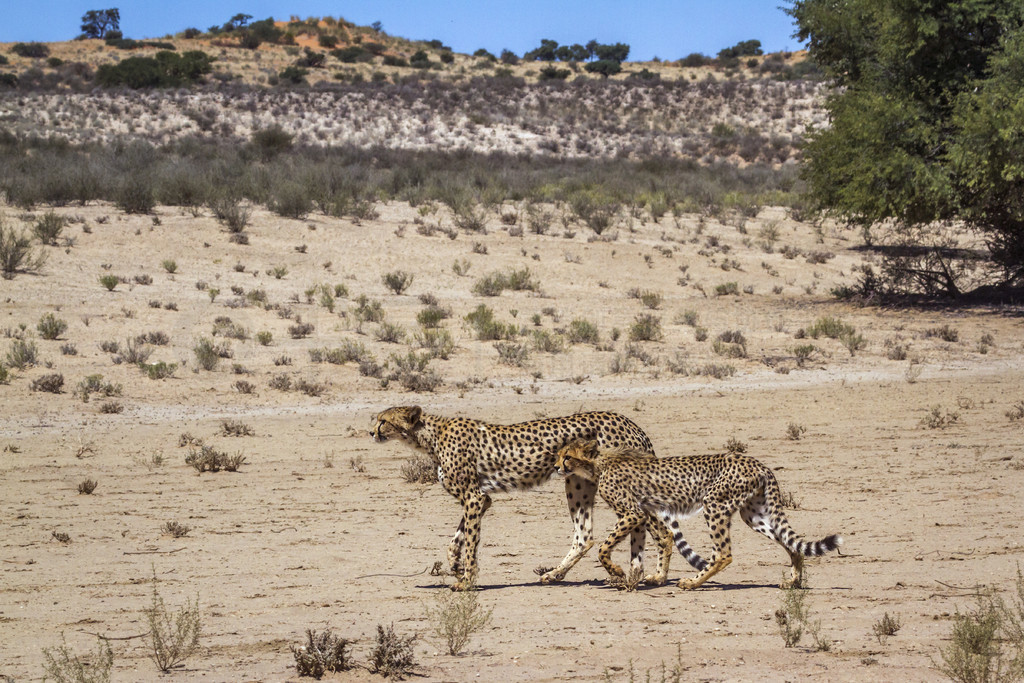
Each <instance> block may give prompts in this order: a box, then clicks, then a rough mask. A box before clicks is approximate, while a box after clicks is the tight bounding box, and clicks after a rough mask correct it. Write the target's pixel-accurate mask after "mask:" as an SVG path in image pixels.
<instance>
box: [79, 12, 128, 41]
mask: <svg viewBox="0 0 1024 683" xmlns="http://www.w3.org/2000/svg"><path fill="white" fill-rule="evenodd" d="M120 25H121V11H120V10H118V9H117V8H116V7H114V8H112V9H92V10H89V11H88V12H86V13H85V14H83V15H82V35H81V36H80V37H81V38H106V37H107V34H109V33H110V32H111V31H117V30H118V29H119V28H120Z"/></svg>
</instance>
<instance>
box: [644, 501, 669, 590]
mask: <svg viewBox="0 0 1024 683" xmlns="http://www.w3.org/2000/svg"><path fill="white" fill-rule="evenodd" d="M647 528H648V529H649V530H650V532H651V535H652V536H654V537H655V539H656V540H657V543H658V571H657V573H654V574H647V575H646V576H644V583H646V584H647V585H649V586H664V585H665V582H666V581H667V580H668V567H669V564H670V563H671V562H672V546H673V545H675V543H674V542H673V539H672V534H671V533H670V532H669V530H668V528H667V527H665V525H664V524H662V523H661V520H660V519H658V517H656V516H655V515H651V516H649V517H648V518H647Z"/></svg>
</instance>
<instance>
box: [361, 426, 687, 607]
mask: <svg viewBox="0 0 1024 683" xmlns="http://www.w3.org/2000/svg"><path fill="white" fill-rule="evenodd" d="M372 433H373V439H374V441H377V442H381V441H386V440H387V439H389V438H391V437H397V438H400V439H401V440H403V441H405V442H406V443H408V444H409V445H411V446H413V447H414V448H417V449H420V450H423V451H425V452H426V453H427V455H428V456H430V458H431V459H432V460H433V461H434V464H436V465H437V476H438V479H439V480H440V482H441V484H442V485H443V486H444V488H445V490H446V491H448V493H450V494H451V495H452V496H454V497H455V498H457V499H458V500H459V502H460V503H462V510H463V514H462V521H461V522H459V527H458V530H457V531H456V532H455V535H454V536H453V537H452V540H451V542H450V543H449V544H448V563H449V566H450V567H451V571H452V574H453V575H454V576H456V577H457V580H456V583H455V585H454V586H452V588H453V589H454V590H466V589H469V588H470V587H472V586H473V584H474V583H475V582H476V578H477V573H478V567H477V546H478V544H479V542H480V519H481V518H482V517H483V515H484V513H485V512H486V511H487V509H488V508H489V507H490V506H491V497H490V494H491V493H494V492H496V491H510V490H513V489H527V488H530V487H533V486H536V485H537V484H541V483H543V482H544V481H546V480H547V479H548V478H549V477H550V476H551V474H553V473H554V471H555V457H556V454H557V452H558V449H559V448H561V447H562V446H565V445H566V444H567V443H569V442H570V441H573V440H576V439H592V440H594V443H596V444H599V445H600V446H601V447H602V448H629V449H632V450H633V451H635V452H637V453H645V454H648V455H649V456H653V454H654V447H653V446H652V445H651V440H650V439H649V438H647V435H646V434H644V432H643V430H642V429H640V427H638V426H637V425H636V423H634V422H633V421H632V420H630V419H629V418H627V417H624V416H622V415H618V414H616V413H610V412H589V413H578V414H576V415H567V416H564V417H554V418H549V419H543V420H534V421H532V422H521V423H519V424H512V425H497V424H490V423H487V422H482V421H480V420H471V419H466V418H451V417H442V416H440V415H430V414H427V413H424V412H423V410H422V409H421V408H420V407H419V406H397V407H393V408H388V409H387V410H385V411H383V412H381V413H380V414H378V415H377V416H376V418H375V422H374V426H373V432H372ZM596 488H597V487H596V484H595V483H593V482H592V481H590V480H588V479H586V478H583V477H577V476H575V475H569V476H567V477H566V478H565V497H566V501H567V502H568V505H569V514H570V516H571V517H572V520H573V524H574V525H575V532H574V533H573V540H572V546H571V547H570V549H569V552H568V554H566V556H565V558H564V559H563V560H562V562H561V563H560V564H559V565H558V566H557V567H555V568H554V569H552V570H549V571H547V572H544V573H543V575H542V576H541V582H542V583H550V582H553V581H561V580H562V579H563V578H565V574H566V572H568V571H569V569H571V568H572V567H573V565H575V564H576V563H577V562H579V561H580V559H581V558H582V557H583V556H584V555H585V554H586V552H587V551H588V550H590V548H591V547H592V546H593V545H594V541H593V514H592V512H593V508H594V492H595V490H596ZM648 522H649V526H650V527H651V533H652V534H653V535H654V536H655V537H656V539H657V541H658V547H659V550H660V553H661V559H660V563H659V570H658V572H657V573H656V574H654V575H651V576H647V577H645V579H646V580H647V581H649V582H650V583H654V584H659V585H660V584H662V583H664V582H665V580H666V578H667V576H668V564H669V560H668V558H669V557H671V552H672V545H673V538H672V534H670V533H669V532H668V530H667V529H666V528H665V527H664V525H663V524H662V523H661V522H660V521H658V519H657V518H656V517H651V518H650V519H646V520H641V521H640V523H638V524H637V525H635V526H634V528H632V529H631V530H630V532H629V533H630V535H631V550H632V564H633V566H636V567H640V566H642V563H643V547H644V541H645V534H644V531H645V526H647V524H646V523H648ZM680 538H681V537H680ZM682 543H683V546H685V541H683V542H682ZM677 545H678V539H677ZM463 551H465V564H463ZM691 555H692V556H693V557H695V558H696V560H692V559H691V563H694V567H696V566H698V565H697V564H696V563H695V562H696V561H697V560H699V561H700V562H703V560H702V559H701V558H700V557H699V556H696V555H694V554H692V553H691ZM686 556H687V555H686V553H684V557H686ZM687 559H690V558H689V557H688V558H687Z"/></svg>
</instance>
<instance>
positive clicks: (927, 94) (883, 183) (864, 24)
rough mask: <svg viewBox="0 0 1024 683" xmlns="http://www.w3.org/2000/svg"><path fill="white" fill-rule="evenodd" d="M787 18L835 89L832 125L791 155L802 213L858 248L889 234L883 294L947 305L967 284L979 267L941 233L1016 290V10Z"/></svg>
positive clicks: (1020, 250)
mask: <svg viewBox="0 0 1024 683" xmlns="http://www.w3.org/2000/svg"><path fill="white" fill-rule="evenodd" d="M788 11H789V13H790V14H791V15H792V16H793V17H794V18H795V19H796V21H797V26H798V33H797V37H798V38H800V39H801V40H806V41H807V43H808V47H809V50H810V53H811V57H812V58H813V59H814V60H815V61H816V62H817V63H818V64H819V65H820V66H821V67H822V69H823V70H824V71H825V73H826V75H827V76H828V77H829V78H830V79H831V80H832V81H833V83H834V84H835V86H836V88H835V89H834V90H833V92H832V94H831V95H830V96H829V98H828V100H827V101H826V108H827V109H828V112H829V115H830V118H831V126H830V127H828V128H825V129H819V130H815V131H812V132H811V134H810V135H809V136H808V141H807V144H806V146H805V150H804V156H805V160H806V162H805V166H804V176H805V178H806V180H807V181H808V184H809V188H810V189H809V196H810V198H811V200H812V202H813V205H814V208H816V209H817V210H819V211H822V212H826V213H831V214H833V215H835V216H837V217H839V218H841V219H844V220H846V221H848V222H849V223H851V224H854V225H859V226H861V228H862V229H863V230H864V234H865V236H866V238H867V239H868V240H869V241H871V240H873V239H874V237H873V236H872V234H871V230H872V228H873V226H877V225H880V224H883V223H886V224H888V225H891V226H892V227H893V233H894V237H893V239H892V244H890V245H888V246H890V247H893V249H892V250H890V252H889V256H888V257H887V258H886V260H885V263H884V264H883V270H884V275H885V276H886V277H884V278H883V281H884V282H887V283H888V285H889V286H891V287H893V288H895V289H896V290H899V291H920V292H925V293H930V294H938V293H942V294H949V295H958V294H960V293H961V292H962V291H963V289H964V288H965V285H970V284H975V283H977V282H980V280H975V281H970V280H969V279H968V276H969V275H971V274H972V273H977V272H978V271H977V270H976V269H975V267H976V266H977V265H978V263H977V261H978V258H979V255H978V254H977V253H975V252H971V251H967V250H963V249H960V248H958V245H957V242H956V241H955V240H954V239H951V238H950V232H949V230H939V229H937V228H938V227H949V226H952V225H964V226H965V227H966V228H968V229H970V230H974V231H976V232H977V233H978V234H980V235H982V236H983V237H984V238H985V240H986V241H987V243H988V247H989V249H988V252H987V254H985V255H984V258H985V259H987V260H989V261H990V262H991V263H993V264H995V265H996V266H997V268H998V271H999V272H998V275H999V279H1000V280H1001V282H1002V283H1003V284H1010V285H1020V284H1022V283H1024V160H1022V157H1021V153H1022V152H1024V107H1022V105H1021V103H1020V101H1019V100H1020V97H1019V93H1020V91H1021V88H1022V87H1024V66H1022V64H1024V59H1022V58H1024V3H1020V2H1006V1H1005V0H951V1H940V0H904V1H902V2H899V3H892V2H888V1H886V0H845V1H843V2H835V1H834V0H795V1H794V2H793V3H792V7H791V8H789V10H788ZM866 281H867V280H865V282H866ZM871 281H872V283H876V282H877V280H875V279H873V278H872V279H871Z"/></svg>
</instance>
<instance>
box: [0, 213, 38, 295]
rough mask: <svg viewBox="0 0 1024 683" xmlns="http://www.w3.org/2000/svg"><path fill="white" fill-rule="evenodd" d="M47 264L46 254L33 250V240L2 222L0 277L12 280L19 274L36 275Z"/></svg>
mask: <svg viewBox="0 0 1024 683" xmlns="http://www.w3.org/2000/svg"><path fill="white" fill-rule="evenodd" d="M44 263H46V254H44V253H42V252H39V253H37V252H36V251H35V250H34V249H33V248H32V239H31V238H30V237H29V236H28V235H26V234H25V233H24V232H17V233H16V232H15V231H14V228H8V227H6V226H5V225H4V224H3V221H2V220H0V277H3V279H5V280H11V279H13V278H14V276H15V275H17V274H18V273H34V272H37V271H38V270H39V269H40V268H42V267H43V264H44Z"/></svg>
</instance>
